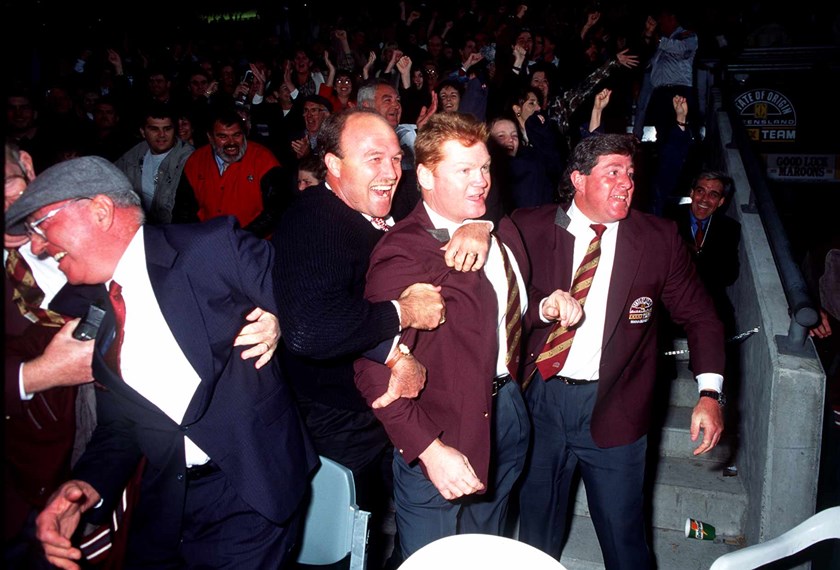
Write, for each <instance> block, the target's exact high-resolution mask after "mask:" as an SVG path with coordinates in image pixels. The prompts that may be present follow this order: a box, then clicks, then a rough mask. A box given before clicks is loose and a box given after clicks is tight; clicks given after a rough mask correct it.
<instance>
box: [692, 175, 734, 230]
mask: <svg viewBox="0 0 840 570" xmlns="http://www.w3.org/2000/svg"><path fill="white" fill-rule="evenodd" d="M689 196H690V197H691V213H692V214H694V217H695V218H697V219H698V220H705V219H706V218H708V217H709V216H711V215H712V214H714V213H715V211H716V210H717V209H718V208H720V207H721V206H723V202H724V201H725V200H726V196H725V195H724V188H723V182H721V181H720V180H700V181H699V182H697V185H696V186H695V187H694V188H692V189H691V194H689Z"/></svg>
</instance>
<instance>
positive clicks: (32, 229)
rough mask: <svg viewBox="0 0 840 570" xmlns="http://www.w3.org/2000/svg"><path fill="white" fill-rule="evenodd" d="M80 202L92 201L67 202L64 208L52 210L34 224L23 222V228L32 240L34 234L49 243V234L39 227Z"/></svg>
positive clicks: (77, 199)
mask: <svg viewBox="0 0 840 570" xmlns="http://www.w3.org/2000/svg"><path fill="white" fill-rule="evenodd" d="M80 200H90V198H76V199H75V200H70V201H69V202H67V203H66V204H64V205H63V206H59V207H58V208H55V209H52V210H50V211H49V212H47V213H46V214H44V215H43V216H41V217H40V218H38V219H37V220H35V221H34V222H23V227H24V228H26V235H28V236H29V237H30V238H32V237H33V234H34V235H36V236H38V237H39V238H41V239H42V240H44V241H49V240H48V239H47V234H45V233H44V230H42V229H41V228H39V227H38V226H40V225H41V224H43V223H44V222H46V221H47V220H49V219H50V218H54V217H55V216H57V215H58V213H59V212H60V211H61V210H63V209H64V208H66V207H68V206H72V205H73V204H75V203H76V202H78V201H80Z"/></svg>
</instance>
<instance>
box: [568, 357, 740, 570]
mask: <svg viewBox="0 0 840 570" xmlns="http://www.w3.org/2000/svg"><path fill="white" fill-rule="evenodd" d="M684 348H686V347H685V342H684V341H683V342H682V343H680V342H679V341H678V342H677V343H676V344H675V349H678V350H679V349H684ZM671 358H674V361H673V363H672V364H673V369H674V370H673V373H669V374H666V375H665V377H664V378H663V380H664V382H663V381H662V380H661V381H660V383H659V384H658V386H659V387H661V388H662V389H663V390H665V389H666V388H667V386H668V385H669V384H670V393H669V394H668V395H667V396H668V397H667V399H665V398H663V402H664V403H663V405H661V406H660V412H659V413H657V417H658V420H657V421H656V423H655V425H656V426H661V429H659V432H658V433H656V432H657V428H654V429H652V430H651V434H650V435H649V439H648V446H649V451H651V450H655V449H657V448H658V453H656V452H655V451H654V452H653V453H649V456H651V459H649V461H648V467H647V475H648V478H649V479H650V480H652V481H653V491H652V493H651V494H650V495H651V496H649V497H648V499H649V502H651V503H652V504H651V512H652V517H651V519H652V525H653V529H652V544H653V554H654V557H655V559H656V563H657V569H658V570H707V569H708V568H709V566H711V564H712V562H713V561H714V560H715V559H716V558H718V557H719V556H721V555H723V554H725V553H727V552H729V551H731V550H734V549H737V548H738V545H740V544H741V543H742V542H743V532H744V524H745V518H746V509H747V494H746V491H745V490H744V487H743V484H742V483H741V481H740V479H739V477H738V476H737V475H735V476H728V477H725V476H724V475H723V473H724V469H726V468H727V467H729V466H732V465H735V466H737V462H736V461H735V457H736V451H737V438H736V437H735V434H733V433H729V432H727V431H725V432H724V435H723V438H722V439H721V443H720V444H719V445H718V446H717V447H716V448H715V449H713V450H712V451H710V452H709V453H707V454H705V455H703V456H700V457H695V456H694V455H692V451H693V450H694V448H696V447H697V445H698V444H697V442H692V441H691V437H690V434H689V425H690V419H691V410H692V408H693V407H694V405H695V404H696V403H697V384H696V382H695V380H694V377H693V375H692V374H691V372H690V371H689V370H688V359H687V355H677V356H674V357H671ZM665 368H668V367H667V366H666V367H665ZM726 425H727V427H729V426H733V425H736V424H735V423H734V422H732V421H729V420H728V419H727V423H726ZM651 499H652V501H651ZM686 518H693V519H699V520H701V521H703V522H707V523H709V524H711V525H713V526H714V527H715V530H716V532H717V536H718V537H719V538H721V539H722V540H721V541H717V542H712V541H700V540H695V539H688V538H686V537H685V521H686ZM560 561H561V562H562V563H563V565H565V566H566V568H567V569H568V570H603V569H604V563H603V558H602V556H601V550H600V547H599V546H598V539H597V537H596V536H595V529H594V527H593V526H592V520H591V519H590V518H589V509H588V507H587V503H586V490H585V489H584V486H583V484H582V483H580V484H579V485H578V488H577V496H576V499H575V510H574V517H573V520H572V524H571V528H570V531H569V538H568V540H567V542H566V546H565V547H564V549H563V555H562V557H561V559H560Z"/></svg>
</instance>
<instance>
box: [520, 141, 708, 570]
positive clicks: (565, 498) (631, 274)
mask: <svg viewBox="0 0 840 570" xmlns="http://www.w3.org/2000/svg"><path fill="white" fill-rule="evenodd" d="M637 148H638V147H637V142H636V140H635V138H634V137H633V136H632V135H613V134H610V135H596V136H592V137H588V138H585V139H583V140H582V141H581V142H580V143H578V145H577V146H576V147H575V150H574V151H573V153H572V156H571V158H570V160H569V164H568V166H567V168H566V177H567V183H568V184H570V185H571V187H572V189H573V191H574V198H573V202H572V204H571V205H570V206H569V208H568V211H566V210H563V209H562V208H559V207H557V206H541V207H537V208H526V209H521V210H518V211H516V212H514V214H513V220H514V222H515V223H516V225H517V226H518V227H519V229H520V231H521V232H522V237H523V239H524V240H525V246H526V248H527V250H528V253H529V255H530V259H531V267H532V280H531V288H530V290H529V296H530V303H529V304H530V306H531V307H532V308H533V309H535V308H539V307H542V306H543V305H544V303H545V301H544V300H543V299H545V297H546V296H547V295H548V292H550V291H553V290H554V289H556V288H558V287H560V288H563V289H565V288H567V287H570V286H571V292H572V294H573V295H574V296H575V298H577V299H579V300H580V302H581V304H582V305H583V306H584V318H583V320H582V321H581V324H580V325H579V326H577V327H572V328H567V327H565V326H557V325H554V324H552V323H549V322H547V321H546V320H545V319H542V318H540V319H529V321H528V322H530V323H535V324H536V326H535V328H533V329H531V330H530V331H529V334H528V342H527V346H528V357H527V358H528V360H527V361H526V374H527V375H528V377H529V378H531V377H532V378H533V379H532V380H531V381H530V383H529V384H528V388H527V391H526V402H527V403H528V406H529V408H530V411H531V417H532V419H533V433H534V447H533V450H532V454H531V463H530V465H529V467H528V471H527V473H526V476H525V478H524V482H523V484H522V490H521V494H520V511H521V519H520V528H519V536H520V539H521V540H523V541H525V542H527V543H529V544H531V545H534V546H536V547H538V548H540V549H542V550H544V551H545V552H547V553H549V554H551V555H552V556H554V557H555V558H558V559H559V558H560V554H561V549H562V545H563V539H564V537H565V533H566V521H567V515H568V510H569V508H571V505H573V504H574V503H573V501H572V500H570V499H571V498H570V486H571V482H572V480H573V477H574V474H575V472H576V471H577V469H578V468H580V473H581V476H582V479H583V482H584V484H585V486H586V495H587V501H588V503H589V510H590V513H591V516H592V521H593V523H594V525H595V529H596V531H597V534H598V538H599V542H600V544H601V550H602V552H603V556H604V564H605V566H606V567H607V568H609V569H610V570H614V569H624V568H627V569H633V570H639V569H643V568H650V567H651V565H652V559H651V555H650V550H649V546H648V542H647V540H646V539H645V538H644V536H643V533H644V529H645V528H646V526H647V525H646V524H645V519H644V512H643V506H644V504H645V502H644V493H643V483H644V479H645V455H646V449H647V431H648V427H649V424H650V416H651V401H652V399H653V393H654V381H655V379H656V362H657V355H656V350H657V324H658V321H659V320H660V314H659V313H660V311H661V310H662V308H663V307H664V309H667V311H668V312H669V313H670V315H671V317H672V318H673V319H674V321H676V322H677V323H678V324H680V325H682V326H684V328H685V330H686V333H687V336H688V346H689V348H690V350H691V369H692V370H693V371H694V373H695V375H696V377H697V385H698V390H699V399H698V402H697V405H696V406H695V407H694V410H693V412H692V416H691V439H692V440H693V441H696V440H697V439H698V437H701V436H700V432H701V431H702V432H703V435H702V437H701V439H702V441H701V443H700V445H699V446H698V447H697V448H696V449H695V450H694V454H695V455H698V454H701V453H706V452H708V451H709V450H711V449H712V448H713V447H715V445H717V443H718V441H719V439H720V436H721V434H722V432H723V415H722V412H721V408H720V406H721V403H722V399H721V398H720V394H721V389H722V386H723V370H724V346H723V327H722V325H721V322H720V320H719V319H718V318H717V316H716V315H715V311H714V306H713V304H712V301H711V299H710V298H709V295H708V294H707V293H706V290H705V288H704V287H703V284H702V282H701V281H700V280H699V279H698V277H697V274H696V272H695V269H694V264H693V263H692V261H691V256H690V255H689V252H688V249H687V248H686V246H685V244H684V243H683V240H682V238H681V237H680V235H679V233H678V232H677V227H676V224H674V223H673V222H672V221H670V220H664V219H661V218H658V217H654V216H652V215H649V214H645V213H642V212H639V211H637V210H634V209H631V203H632V200H633V192H634V190H635V184H634V181H633V175H634V165H633V158H634V155H635V154H636V152H637ZM576 267H577V268H578V269H577V271H575V269H574V268H576Z"/></svg>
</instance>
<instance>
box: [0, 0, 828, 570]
mask: <svg viewBox="0 0 840 570" xmlns="http://www.w3.org/2000/svg"><path fill="white" fill-rule="evenodd" d="M50 4H51V3H49V2H46V3H44V2H42V3H38V5H37V6H13V7H10V11H9V14H8V15H9V16H11V18H10V20H7V21H17V22H19V23H20V25H19V26H17V28H16V29H14V30H12V32H11V33H10V34H9V37H8V38H7V43H9V44H10V45H9V47H10V48H14V51H13V52H10V53H16V54H19V56H16V58H15V61H14V62H13V64H12V65H10V71H9V72H8V73H9V75H10V76H9V77H8V81H7V87H6V90H5V102H6V137H7V141H9V142H12V143H14V144H15V145H16V147H19V149H20V150H22V151H25V153H26V155H25V156H27V157H31V159H32V160H31V164H29V163H28V162H27V164H26V166H27V169H26V172H27V176H28V178H27V182H28V181H29V179H30V178H31V179H34V177H35V176H36V175H38V174H41V173H42V172H43V171H44V170H46V169H47V168H49V167H51V166H53V165H56V164H58V163H61V162H64V161H66V160H69V159H72V158H77V157H82V156H99V157H102V158H105V159H106V160H108V161H110V162H111V163H113V164H114V165H116V167H117V168H118V169H119V170H121V171H122V172H123V173H124V174H126V175H127V176H128V177H129V179H130V180H131V182H132V185H133V186H134V189H135V191H136V192H137V194H138V195H139V197H140V199H141V205H142V207H143V210H144V211H145V214H146V219H147V221H149V222H150V223H154V224H165V223H170V222H175V223H179V222H192V221H206V220H208V219H210V218H212V217H215V216H219V215H225V214H232V215H236V216H237V218H238V219H239V223H240V225H241V226H242V227H244V228H245V229H246V230H248V231H251V232H253V233H255V234H257V235H258V236H259V237H261V238H267V239H270V238H271V237H272V232H273V231H274V230H275V228H276V222H277V220H278V219H279V216H280V214H281V210H285V209H286V208H287V207H288V206H289V204H290V203H291V202H292V201H293V200H295V197H296V196H298V195H299V193H300V192H302V191H305V190H306V189H307V188H310V187H312V186H319V185H320V184H321V183H322V182H323V181H324V180H325V178H326V177H327V173H326V170H327V169H326V167H325V164H324V161H323V149H322V148H320V146H319V144H320V139H319V133H320V132H321V127H322V125H323V124H324V122H325V120H327V118H328V117H329V116H330V115H335V114H338V113H341V112H342V111H344V110H346V109H352V108H354V107H369V108H371V109H373V110H375V111H376V112H377V113H379V114H380V115H382V116H383V117H385V119H386V120H387V121H388V123H389V124H390V126H391V127H393V128H394V129H395V131H396V133H397V136H398V138H399V142H400V146H401V148H402V150H403V153H404V154H403V157H402V160H403V163H402V170H403V178H402V180H401V182H400V189H398V190H395V192H396V194H395V196H396V197H395V199H394V209H393V211H392V214H393V215H394V217H395V218H396V219H397V221H399V219H400V217H401V216H402V215H404V214H405V213H407V212H409V211H410V210H411V208H412V207H413V206H414V204H416V201H417V200H418V199H419V197H413V198H412V197H411V190H414V188H411V187H412V186H416V182H417V180H416V175H414V167H415V164H414V154H413V145H414V140H415V137H416V133H417V130H418V128H421V127H422V126H423V124H424V123H425V122H426V121H428V119H429V117H430V116H431V115H433V114H435V113H456V112H457V113H466V114H470V115H473V116H474V117H475V118H477V119H478V120H479V121H482V122H485V123H486V124H487V127H488V131H489V133H490V143H489V152H490V155H491V156H492V169H491V176H492V178H493V185H492V188H493V194H492V195H491V198H490V199H489V200H488V216H487V217H488V218H489V219H491V220H497V219H499V218H501V216H502V215H504V214H510V213H512V212H513V210H515V209H517V208H521V207H527V206H536V205H542V204H564V205H565V204H567V203H568V202H569V200H570V196H569V195H567V194H566V193H565V192H564V190H563V185H562V183H561V182H562V180H561V179H562V174H563V171H564V168H565V167H566V162H567V161H568V159H569V157H570V156H571V153H572V150H573V149H574V148H575V146H576V145H577V143H578V142H580V141H581V140H583V139H585V138H587V137H590V136H593V134H595V133H635V134H636V135H637V136H638V137H639V138H640V139H642V140H646V139H645V138H643V137H645V136H646V133H645V128H644V127H646V126H649V125H650V126H656V135H655V137H654V138H653V139H651V140H652V141H655V144H650V145H647V146H643V147H642V148H643V152H644V153H645V154H644V156H643V157H642V160H641V162H640V163H639V165H638V170H637V177H638V181H637V192H638V194H637V198H636V201H635V202H634V206H635V207H638V208H640V209H644V210H647V211H649V212H651V213H653V214H655V215H658V216H666V215H669V214H671V215H672V217H675V219H676V215H675V214H674V213H673V212H672V211H671V210H673V208H674V206H675V205H676V203H677V202H678V201H679V198H681V197H683V198H686V199H688V201H689V202H690V201H691V200H694V202H695V206H696V207H694V208H689V207H687V206H686V207H684V208H682V210H683V213H682V214H680V215H681V216H682V217H683V218H684V220H683V222H684V225H685V228H684V232H683V233H684V237H685V239H686V241H687V242H689V244H692V245H694V247H695V249H694V250H693V253H694V254H695V258H697V257H698V256H699V255H700V254H701V252H702V251H703V247H704V245H703V244H704V243H705V244H706V245H705V251H706V254H705V255H706V257H705V259H707V260H709V261H708V263H709V264H715V263H716V261H713V255H714V251H713V248H712V247H711V244H712V242H713V239H712V238H711V237H708V236H709V235H712V234H708V231H709V227H710V226H709V225H708V224H709V222H710V221H711V216H712V214H713V213H714V210H715V209H717V208H718V207H721V206H723V205H724V203H725V201H726V198H727V196H728V195H729V189H730V184H729V179H728V178H726V177H725V176H724V175H723V174H722V173H716V172H702V173H701V168H700V163H701V162H702V158H701V156H700V155H701V153H702V151H703V147H702V144H703V140H702V129H701V128H700V126H701V125H703V123H704V121H705V117H704V109H705V107H704V104H703V101H702V99H701V98H702V93H701V92H700V91H699V90H698V85H697V83H696V76H695V70H696V64H697V62H699V61H701V60H704V59H715V58H728V57H732V56H733V55H734V54H736V53H737V52H738V50H740V49H741V48H742V47H745V46H749V47H765V46H781V45H794V44H796V43H809V44H820V43H823V44H837V43H838V42H839V41H840V21H838V19H837V17H836V15H834V14H832V12H831V11H830V10H827V11H826V12H821V11H820V10H821V9H819V8H814V9H812V10H807V9H803V10H801V11H800V12H799V13H798V14H797V16H796V17H792V18H781V17H778V15H777V14H773V13H771V12H768V11H767V10H766V9H765V8H763V7H761V5H760V4H759V3H758V2H744V3H735V4H731V3H723V2H711V3H707V4H704V5H703V6H700V5H690V4H689V5H685V4H677V5H672V4H668V3H653V2H650V3H643V4H634V3H629V2H621V1H607V0H603V1H602V2H598V0H592V1H589V2H585V3H579V4H575V3H549V4H543V3H540V4H534V5H530V4H524V3H513V2H506V1H504V0H499V1H492V2H491V1H485V2H482V1H480V0H464V1H460V2H456V3H449V4H447V3H444V2H436V1H435V2H432V1H430V2H416V3H415V2H404V1H400V2H393V1H392V2H387V1H384V0H382V1H378V2H371V3H366V6H364V7H359V6H353V7H352V8H349V7H344V6H334V5H330V6H327V5H325V4H322V3H320V2H315V3H309V4H304V3H295V5H294V6H292V5H286V4H284V3H282V2H281V3H276V4H272V5H271V6H268V5H267V4H268V3H266V6H258V7H257V8H256V9H255V10H254V11H249V10H244V9H243V10H242V11H240V12H233V11H230V6H227V5H225V6H222V5H216V4H215V3H213V2H209V3H207V2H206V3H204V9H205V10H206V11H207V12H206V13H205V14H204V15H203V16H201V17H195V15H194V14H189V13H187V12H188V9H181V8H178V7H175V6H168V5H163V4H162V3H158V2H147V3H146V4H145V5H144V7H143V12H144V13H143V15H142V16H139V17H138V19H137V21H133V22H126V21H125V19H124V17H123V16H119V15H117V13H116V12H114V11H113V10H114V8H113V7H110V6H105V5H104V4H102V5H98V3H96V2H94V3H93V4H92V5H90V8H91V12H86V13H81V11H79V10H76V11H73V10H72V9H70V8H68V7H65V6H51V5H50ZM290 4H291V3H290ZM97 8H101V10H102V12H101V13H99V14H94V13H93V11H94V10H95V9H97ZM48 45H49V46H54V48H52V49H49V48H47V47H46V46H48ZM7 51H8V50H7ZM28 160H29V159H28V158H27V161H28ZM7 161H8V157H7ZM216 169H218V173H219V176H218V177H216V176H215V171H216ZM698 174H700V176H697V175H698ZM18 177H19V178H22V175H20V176H18ZM695 178H696V179H695ZM693 179H694V182H692V180H693ZM704 181H705V182H709V181H712V182H714V183H715V184H714V187H712V185H710V184H706V186H708V187H704V186H703V185H701V184H700V182H704ZM13 182H14V181H13ZM8 184H9V178H8V177H7V188H8ZM718 186H719V187H718ZM405 188H409V190H405ZM225 189H227V190H228V191H229V192H233V191H234V190H235V191H236V192H237V194H236V195H237V196H242V195H243V194H242V193H243V192H247V194H248V196H249V198H248V200H247V204H246V203H245V201H243V200H241V199H240V200H238V202H237V203H228V202H225V200H224V196H231V195H232V194H230V193H229V194H227V195H226V194H225ZM7 192H8V190H7ZM21 193H22V190H21ZM712 198H714V200H713V201H714V202H715V204H716V205H714V206H713V207H711V211H709V209H710V206H708V205H707V202H709V201H710V200H712ZM704 200H705V202H704ZM406 202H407V203H406ZM7 208H8V203H7ZM689 209H691V212H692V213H691V214H689V213H688V212H689ZM718 217H723V215H722V214H720V215H719V216H718ZM717 219H718V218H715V220H717ZM704 221H705V224H706V225H705V226H704V225H703V223H702V222H704ZM722 225H723V222H719V223H716V224H715V226H714V227H719V226H722ZM698 231H699V232H700V233H699V237H698V233H697V232H698ZM736 233H737V232H735V231H734V230H733V235H735V234H736ZM704 236H705V237H706V238H708V240H707V241H706V242H704V241H703V240H704V239H705V238H704ZM714 237H715V238H717V235H715V236H714ZM726 242H727V243H726V244H724V245H723V246H721V247H722V248H724V249H726V250H727V251H728V254H731V253H732V252H733V251H734V252H735V256H736V264H737V243H738V238H737V236H736V237H735V238H732V239H729V240H726ZM733 248H734V249H733ZM715 259H717V258H715ZM293 261H294V262H295V263H296V262H297V261H298V259H297V258H293ZM736 272H737V267H736ZM306 277H307V279H308V277H309V276H306ZM724 287H725V285H724ZM723 295H724V296H725V293H723ZM440 322H441V323H443V321H442V320H441V321H440ZM730 332H734V331H732V330H730V329H729V328H728V329H727V333H730ZM7 333H8V331H7ZM62 467H66V466H62ZM42 491H43V489H42ZM49 492H50V490H46V491H45V492H44V493H45V494H46V495H49ZM44 493H42V496H41V497H40V498H39V500H43V499H44V498H45V496H43V495H44ZM35 506H38V505H35ZM386 508H387V507H386ZM30 522H31V521H30ZM391 547H393V545H391ZM382 563H383V561H381V560H378V561H377V566H381V565H382Z"/></svg>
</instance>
